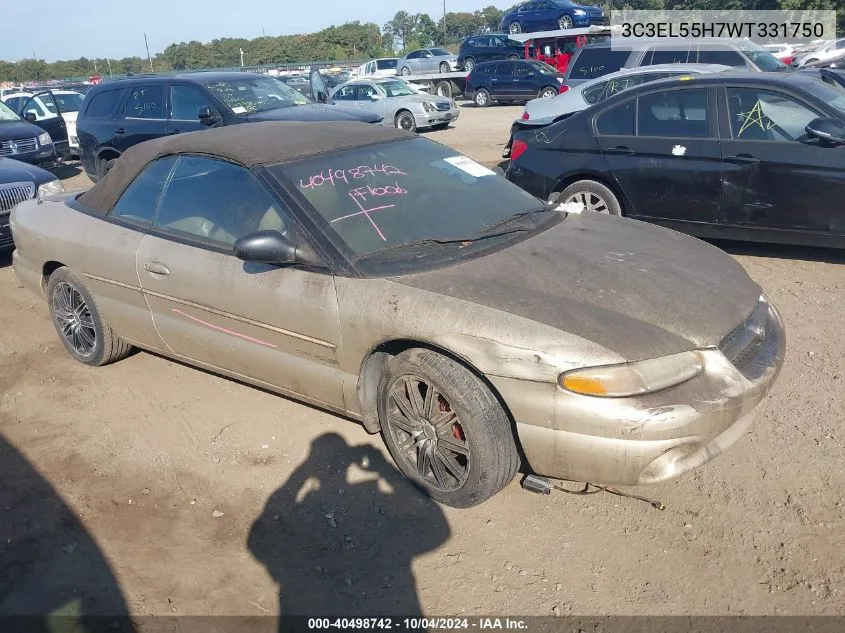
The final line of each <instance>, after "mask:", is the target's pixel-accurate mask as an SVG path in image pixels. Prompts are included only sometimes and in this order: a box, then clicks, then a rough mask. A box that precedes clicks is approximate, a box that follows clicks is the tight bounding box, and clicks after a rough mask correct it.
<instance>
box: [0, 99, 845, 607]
mask: <svg viewBox="0 0 845 633" xmlns="http://www.w3.org/2000/svg"><path fill="white" fill-rule="evenodd" d="M520 111H521V109H520V108H514V107H494V108H489V109H486V110H479V109H475V108H473V107H472V106H471V105H467V106H466V107H464V108H463V109H462V116H461V118H460V119H459V121H458V122H457V124H456V125H455V126H454V127H453V128H451V129H449V130H445V131H442V132H435V133H431V134H429V136H430V137H431V138H434V139H436V140H438V141H440V142H443V143H445V144H448V145H451V146H453V147H454V148H456V149H458V150H460V151H462V152H465V153H467V154H469V155H470V156H472V157H473V158H475V159H476V160H479V161H481V162H484V163H486V164H488V165H493V164H497V163H498V162H499V161H500V159H499V155H500V152H501V149H502V145H503V144H504V142H505V140H506V138H507V130H508V125H509V122H510V121H511V120H512V119H513V118H514V117H516V116H518V115H519V113H520ZM63 176H65V177H66V181H67V182H66V184H67V186H68V188H71V187H74V186H85V184H86V183H87V179H85V176H84V175H80V172H79V170H78V168H76V167H74V166H73V164H71V165H70V166H68V167H66V168H65V169H64V172H63ZM719 246H721V247H723V248H725V249H726V250H727V251H728V252H729V253H731V254H732V255H733V256H735V257H736V258H737V259H738V260H739V261H740V262H741V263H742V264H743V265H744V266H745V267H746V269H747V270H748V271H749V273H750V274H751V276H752V277H754V278H755V279H756V280H758V281H759V282H760V284H761V285H762V286H763V288H764V289H765V291H766V292H767V293H768V294H769V296H770V297H771V299H772V300H773V301H774V303H775V305H777V307H778V308H779V309H780V310H781V312H782V314H783V316H784V319H785V321H786V326H787V337H788V344H787V346H788V349H787V359H786V364H785V366H784V369H783V372H782V374H781V377H780V379H779V382H778V384H777V385H776V386H775V388H774V390H773V392H772V394H771V396H770V397H769V398H768V399H767V400H766V401H765V404H764V405H763V406H762V408H761V409H760V410H759V413H758V416H757V420H756V422H755V425H754V426H753V427H752V431H751V432H750V433H749V434H747V435H746V436H745V437H744V438H742V439H741V440H740V441H739V442H738V443H737V444H736V445H735V446H734V447H733V448H732V450H730V451H729V452H728V453H727V454H725V455H722V456H721V457H719V458H718V459H716V460H715V461H713V462H711V463H709V464H708V465H706V466H705V467H703V468H701V469H700V470H698V471H696V472H694V473H692V474H688V475H686V476H684V477H682V478H681V479H680V480H676V481H673V482H669V483H665V484H661V485H657V486H654V487H651V488H648V489H641V490H640V493H641V494H647V495H649V496H651V497H653V498H656V499H660V500H662V501H663V502H664V503H665V504H666V510H665V511H663V512H661V511H658V510H655V509H653V508H651V507H650V506H649V505H648V504H646V503H642V502H640V501H636V500H632V499H625V498H620V497H617V496H612V495H610V494H607V493H601V494H596V495H592V496H574V495H568V494H564V493H563V492H557V491H556V492H554V493H553V494H552V495H551V496H549V497H545V496H538V495H533V494H530V493H528V492H525V491H523V490H522V489H521V488H520V486H519V483H518V480H515V481H514V482H513V483H512V484H511V485H510V487H508V488H507V489H506V490H505V491H504V492H503V493H501V494H499V495H498V496H497V497H495V498H494V499H493V500H492V501H490V502H488V503H486V504H484V505H482V506H481V507H478V508H474V509H471V510H463V511H459V510H453V509H450V508H442V507H439V506H437V505H434V504H432V503H431V502H428V501H426V500H424V499H421V498H420V497H419V496H418V495H417V494H415V493H414V492H412V491H410V490H409V489H408V486H407V485H406V484H405V483H404V482H403V481H402V480H401V479H399V478H397V477H396V475H395V472H394V471H393V469H392V466H391V465H390V464H391V462H390V459H389V457H387V454H386V452H385V451H384V450H383V448H382V443H381V440H380V438H379V437H377V436H370V435H368V434H366V433H365V432H364V430H363V429H362V428H361V427H359V426H358V425H356V424H355V423H353V422H350V421H348V420H344V419H341V418H338V417H335V416H333V415H330V414H328V413H325V412H323V411H320V410H317V409H314V408H311V407H308V406H304V405H301V404H297V403H296V402H293V401H291V400H287V399H285V398H281V397H278V396H275V395H271V394H269V393H265V392H262V391H260V390H257V389H253V388H250V387H246V386H244V385H241V384H238V383H235V382H232V381H229V380H226V379H223V378H219V377H216V376H214V375H211V374H208V373H204V372H202V371H198V370H196V369H192V368H189V367H186V366H183V365H180V364H178V363H174V362H171V361H168V360H165V359H162V358H159V357H156V356H152V355H150V354H146V353H138V354H135V355H133V356H131V357H130V358H128V359H127V360H124V361H122V362H120V363H117V364H115V365H112V366H108V367H104V368H102V369H90V368H87V367H85V366H83V365H81V364H79V363H76V362H75V361H73V360H71V358H70V356H69V355H68V354H66V353H65V352H64V350H63V348H62V347H61V344H60V343H59V341H58V339H57V337H56V334H55V332H54V331H53V327H52V325H51V323H50V320H49V317H48V314H47V309H46V306H45V304H44V303H43V301H42V300H40V299H38V298H37V297H35V296H33V295H31V294H30V293H29V292H28V291H26V290H24V289H23V288H22V287H21V286H20V285H19V284H18V283H17V281H16V279H15V277H14V274H13V272H12V269H11V267H9V266H8V265H7V264H8V262H4V263H3V266H4V267H2V268H0V294H2V296H3V297H4V301H3V302H2V305H0V322H2V323H3V324H4V327H3V328H1V329H0V349H2V350H3V354H2V360H0V362H2V367H0V568H2V569H4V570H7V571H4V572H3V574H2V577H0V613H4V612H12V611H15V610H18V611H19V610H21V609H31V610H34V611H38V610H41V609H44V608H49V609H57V608H70V607H67V605H68V604H69V603H73V602H74V601H77V600H78V601H79V604H81V605H83V606H82V608H83V609H84V610H89V611H92V612H96V611H98V610H101V611H102V610H105V611H109V610H112V611H114V610H115V609H120V608H122V606H121V605H123V604H125V605H126V606H127V607H128V609H129V610H130V611H131V612H132V613H133V614H240V615H268V614H270V615H272V614H276V613H278V612H279V610H280V609H282V610H283V611H285V612H289V610H290V608H291V606H290V605H308V604H320V603H321V601H323V602H322V603H323V604H331V605H335V606H336V608H337V609H338V610H339V611H340V612H342V613H348V614H360V613H370V614H372V613H385V612H403V613H413V612H416V613H424V614H427V615H446V614H458V613H463V614H502V615H506V614H520V615H552V614H560V615H565V614H570V613H572V614H579V615H602V614H632V615H633V614H637V615H640V614H649V615H663V614H698V615H712V614H730V615H738V614H826V615H831V614H845V583H843V581H844V580H845V529H844V528H845V469H843V448H844V447H843V439H845V432H844V431H843V426H842V411H843V403H845V317H844V316H843V315H844V314H845V312H843V305H845V255H843V253H840V252H835V251H825V250H821V249H810V248H786V247H769V246H748V245H737V244H723V243H720V244H719ZM364 455H367V458H366V459H364ZM382 456H384V457H382ZM24 460H27V461H28V462H29V463H30V464H31V465H32V466H33V467H34V469H35V470H32V471H28V470H27V466H26V462H25V461H24ZM347 467H348V472H346V473H345V472H344V471H345V470H346V468H347ZM36 471H37V473H36ZM300 486H304V487H305V490H306V491H307V492H303V491H300ZM573 488H577V486H575V485H573ZM26 491H28V492H26ZM297 499H298V503H297V502H296V500H297ZM62 501H63V503H64V504H66V506H67V507H63V506H62ZM294 503H296V509H295V510H292V509H291V507H292V505H293V504H294ZM68 508H69V509H70V510H72V513H73V514H71V512H69V511H68ZM74 515H75V517H76V518H74ZM282 526H284V528H285V532H286V533H287V534H289V535H292V536H287V537H283V536H282V533H283V530H282V529H281V527H282ZM297 535H298V536H297ZM109 569H111V572H110V571H109ZM8 570H11V572H8ZM280 585H281V591H280ZM109 590H111V591H109ZM280 593H281V603H280ZM121 595H122V597H121ZM280 604H281V606H280ZM27 605H29V606H27Z"/></svg>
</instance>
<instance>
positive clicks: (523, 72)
mask: <svg viewBox="0 0 845 633" xmlns="http://www.w3.org/2000/svg"><path fill="white" fill-rule="evenodd" d="M515 67H516V68H515V69H516V75H517V77H527V76H528V75H530V74H531V73H536V72H537V69H536V68H532V67H531V65H530V64H516V65H515Z"/></svg>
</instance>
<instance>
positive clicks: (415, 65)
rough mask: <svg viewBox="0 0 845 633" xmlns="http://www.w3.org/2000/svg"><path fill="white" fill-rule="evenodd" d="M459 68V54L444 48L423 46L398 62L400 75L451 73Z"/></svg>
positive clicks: (397, 70)
mask: <svg viewBox="0 0 845 633" xmlns="http://www.w3.org/2000/svg"><path fill="white" fill-rule="evenodd" d="M456 70H458V56H457V55H453V54H452V53H450V52H449V51H447V50H444V49H442V48H421V49H418V50H415V51H411V52H410V53H408V54H407V55H405V57H402V58H401V59H400V60H399V61H398V62H397V63H396V73H397V74H399V75H406V76H407V75H423V74H429V73H450V72H453V71H456Z"/></svg>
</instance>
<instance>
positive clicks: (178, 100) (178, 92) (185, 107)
mask: <svg viewBox="0 0 845 633" xmlns="http://www.w3.org/2000/svg"><path fill="white" fill-rule="evenodd" d="M167 104H168V112H167V115H168V116H167V122H166V127H167V134H181V133H183V132H197V131H199V130H205V129H208V127H209V126H208V125H206V124H204V123H202V122H201V121H200V117H199V112H200V110H201V109H202V108H208V109H209V110H211V113H212V114H213V115H216V116H217V117H218V120H219V119H220V117H221V114H220V111H219V110H218V109H217V106H216V105H215V104H214V102H213V101H212V100H211V98H210V97H209V96H208V95H207V94H205V92H203V91H202V90H201V89H200V88H198V87H197V86H195V85H193V84H189V83H172V84H170V86H169V87H168V99H167Z"/></svg>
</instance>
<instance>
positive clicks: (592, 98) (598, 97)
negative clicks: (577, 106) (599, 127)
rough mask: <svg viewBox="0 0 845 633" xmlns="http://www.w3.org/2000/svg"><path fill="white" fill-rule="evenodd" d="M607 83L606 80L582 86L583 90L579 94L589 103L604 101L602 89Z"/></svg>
mask: <svg viewBox="0 0 845 633" xmlns="http://www.w3.org/2000/svg"><path fill="white" fill-rule="evenodd" d="M607 83H608V82H606V81H600V82H599V83H597V84H596V85H595V86H590V87H589V88H584V90H582V91H581V96H582V97H583V98H584V101H586V102H587V103H589V104H590V105H592V104H594V103H598V102H599V101H604V98H603V97H602V93H603V92H604V89H605V88H607Z"/></svg>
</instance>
